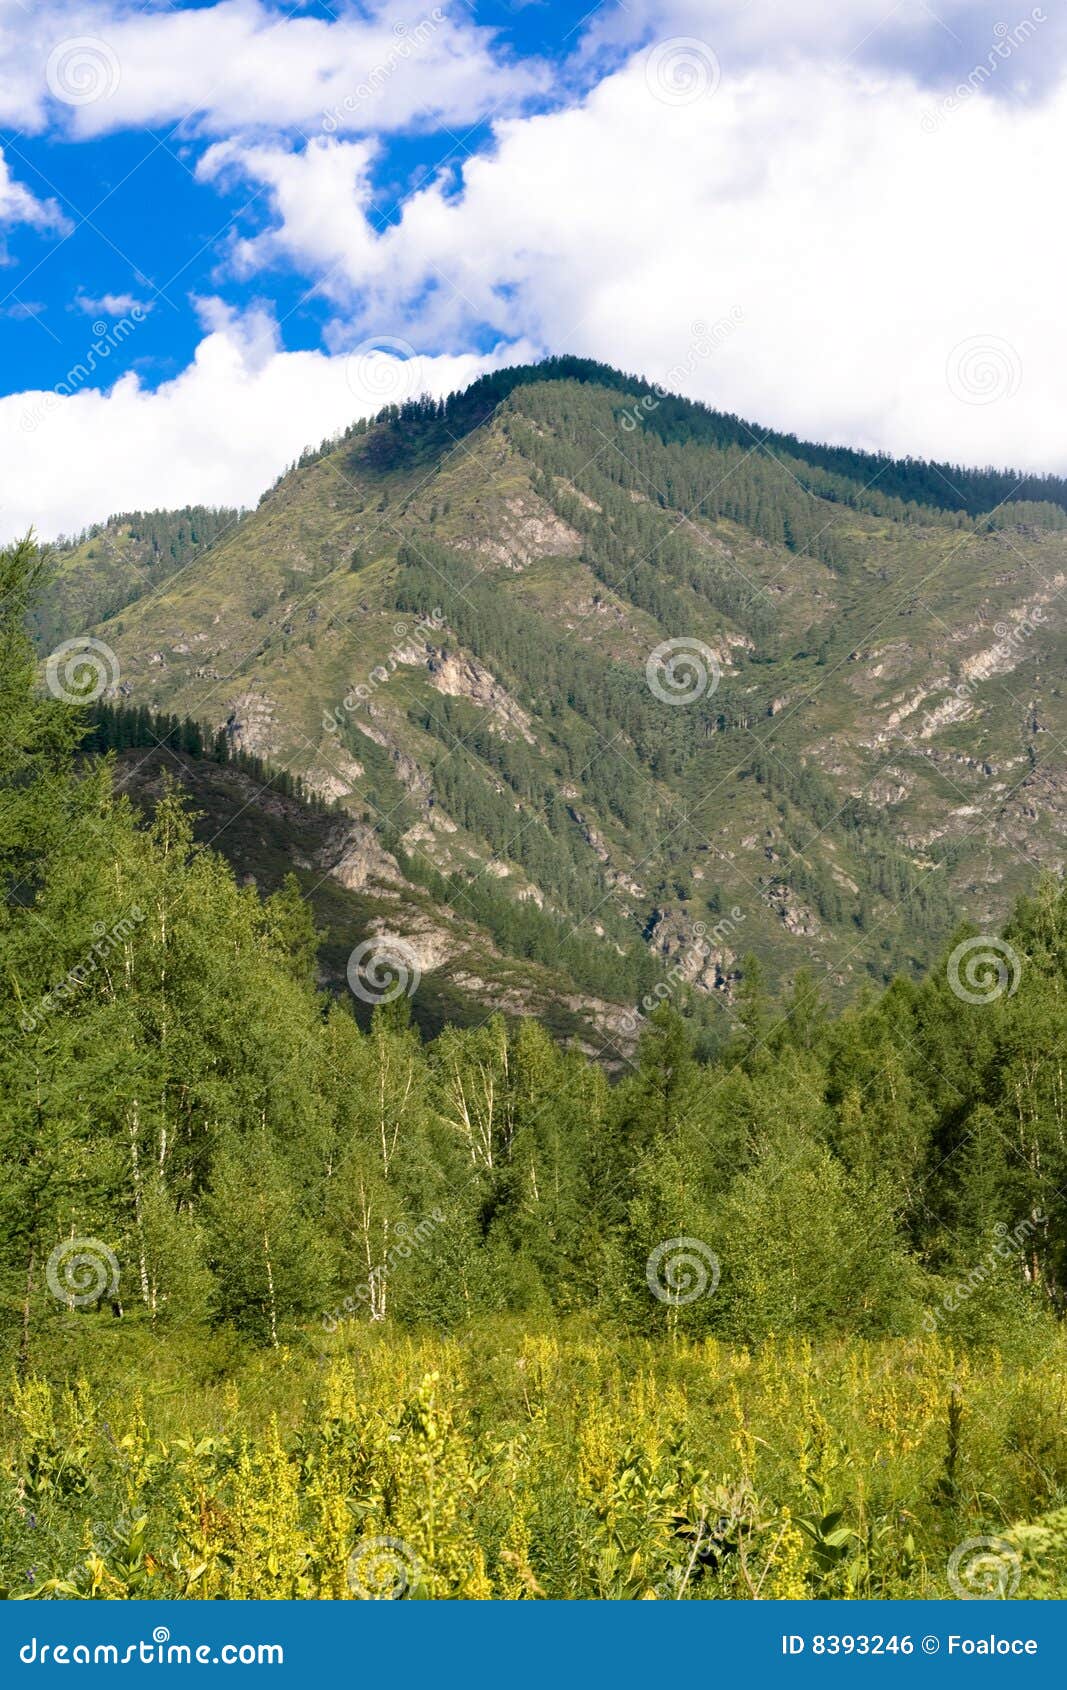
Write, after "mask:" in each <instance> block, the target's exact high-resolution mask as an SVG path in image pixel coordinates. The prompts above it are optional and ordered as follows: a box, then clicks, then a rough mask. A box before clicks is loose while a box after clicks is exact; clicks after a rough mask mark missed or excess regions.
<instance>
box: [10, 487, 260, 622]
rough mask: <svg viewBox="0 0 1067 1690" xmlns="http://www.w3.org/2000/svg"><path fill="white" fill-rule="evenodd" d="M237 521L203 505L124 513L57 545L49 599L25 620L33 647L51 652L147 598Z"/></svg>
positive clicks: (234, 515)
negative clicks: (33, 638)
mask: <svg viewBox="0 0 1067 1690" xmlns="http://www.w3.org/2000/svg"><path fill="white" fill-rule="evenodd" d="M241 515H242V513H241V512H240V511H237V510H227V509H214V508H210V507H208V506H205V505H187V506H186V507H185V508H184V509H183V510H179V511H127V512H125V513H123V514H122V515H120V516H112V517H109V518H108V520H107V521H106V522H103V523H98V524H96V526H95V527H93V528H90V529H89V530H88V531H87V532H86V533H84V534H80V535H76V536H74V537H71V538H69V539H63V540H59V541H58V542H57V543H56V545H55V546H54V547H53V548H52V565H53V566H52V570H51V576H50V579H49V583H48V592H47V593H46V594H42V595H41V598H40V600H39V602H38V603H36V604H35V605H34V607H33V610H32V612H31V626H32V628H33V632H34V634H35V636H36V638H37V640H38V643H39V644H40V645H41V646H42V647H43V648H44V649H45V650H51V649H52V647H54V646H56V645H58V644H59V642H60V641H61V640H64V639H67V638H71V637H73V636H75V635H78V634H80V633H83V632H84V630H85V629H86V628H87V627H88V626H90V625H91V624H92V623H94V622H100V621H103V620H105V619H106V618H107V617H110V616H114V615H116V614H117V613H118V612H119V611H120V610H122V609H123V608H124V607H125V606H126V605H127V604H130V603H132V602H133V601H134V600H135V599H138V598H142V597H143V596H144V595H145V594H146V593H150V592H153V591H154V590H155V589H156V588H157V587H159V586H161V585H162V583H163V582H164V581H167V580H169V579H170V578H171V577H172V576H174V575H175V574H176V573H177V572H178V571H179V570H181V569H184V568H185V566H186V564H187V563H191V562H192V560H193V559H194V558H196V557H199V556H200V555H201V554H202V553H203V552H205V551H207V549H208V547H209V546H212V545H214V544H215V543H216V541H218V540H220V539H221V538H222V537H223V536H224V535H226V534H228V533H229V532H230V531H231V530H232V529H233V528H234V527H235V526H236V524H237V523H238V522H239V521H240V520H241Z"/></svg>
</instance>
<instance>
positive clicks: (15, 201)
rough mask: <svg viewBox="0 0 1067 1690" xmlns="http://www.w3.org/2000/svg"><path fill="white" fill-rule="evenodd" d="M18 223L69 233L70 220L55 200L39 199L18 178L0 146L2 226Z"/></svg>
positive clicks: (0, 211)
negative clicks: (14, 175)
mask: <svg viewBox="0 0 1067 1690" xmlns="http://www.w3.org/2000/svg"><path fill="white" fill-rule="evenodd" d="M15 223H28V224H29V225H30V227H31V228H34V229H39V230H41V231H42V232H43V233H48V232H51V233H53V234H57V235H65V234H67V233H68V232H69V230H70V227H71V226H70V224H69V223H68V221H67V219H66V218H65V217H64V215H63V213H62V211H60V209H59V206H58V205H57V204H56V202H55V200H51V199H49V200H39V199H35V198H34V196H33V194H31V193H30V190H29V189H28V188H24V187H23V186H22V184H21V182H16V181H15V179H14V177H13V176H12V174H11V169H10V166H9V165H8V162H7V160H6V158H5V157H4V149H3V147H0V228H3V227H4V226H5V225H7V226H9V227H10V226H11V225H12V224H15Z"/></svg>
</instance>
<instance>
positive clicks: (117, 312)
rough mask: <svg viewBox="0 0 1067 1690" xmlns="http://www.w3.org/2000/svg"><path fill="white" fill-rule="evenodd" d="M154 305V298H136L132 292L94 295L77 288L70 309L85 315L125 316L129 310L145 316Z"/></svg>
mask: <svg viewBox="0 0 1067 1690" xmlns="http://www.w3.org/2000/svg"><path fill="white" fill-rule="evenodd" d="M154 305H155V301H154V300H151V299H138V298H137V297H136V296H135V295H134V294H132V293H102V294H100V295H99V296H97V297H94V296H93V295H92V294H88V293H85V292H83V290H82V289H81V288H79V289H78V291H77V293H76V294H75V295H74V300H73V304H72V306H71V309H72V310H74V311H84V313H85V315H86V316H87V317H126V316H128V315H129V313H130V312H131V311H139V312H140V314H141V316H142V317H147V315H148V313H149V312H150V311H151V310H152V308H153V306H154Z"/></svg>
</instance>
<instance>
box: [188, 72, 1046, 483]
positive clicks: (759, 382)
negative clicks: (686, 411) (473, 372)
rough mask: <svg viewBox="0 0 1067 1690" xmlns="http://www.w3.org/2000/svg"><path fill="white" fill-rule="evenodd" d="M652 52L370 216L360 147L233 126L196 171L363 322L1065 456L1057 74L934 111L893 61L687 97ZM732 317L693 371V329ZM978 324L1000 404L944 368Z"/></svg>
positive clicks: (958, 449) (926, 439)
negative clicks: (296, 141)
mask: <svg viewBox="0 0 1067 1690" xmlns="http://www.w3.org/2000/svg"><path fill="white" fill-rule="evenodd" d="M1030 47H1031V49H1033V43H1032V42H1031V43H1030ZM657 66H658V61H656V62H655V63H654V64H653V66H652V68H651V70H650V62H649V58H648V55H647V54H645V53H642V54H638V55H636V56H635V57H634V58H633V59H631V61H630V62H629V63H628V64H627V65H626V66H625V68H623V69H622V70H620V71H618V72H616V73H615V74H612V75H610V76H607V77H605V78H604V80H602V81H601V83H600V84H599V85H598V87H597V88H596V89H595V90H594V92H593V93H592V94H591V95H590V96H589V97H588V98H587V100H586V101H585V102H584V103H583V104H581V105H580V106H575V107H573V108H571V109H569V110H565V111H560V112H555V113H551V114H545V115H539V116H534V117H530V118H526V119H518V118H513V119H508V120H506V121H504V122H501V123H500V124H498V126H497V130H496V139H497V146H496V149H495V152H494V153H493V154H492V155H482V156H479V157H476V158H474V159H472V160H470V161H469V162H468V163H467V164H466V166H465V169H464V177H463V191H462V193H460V194H458V195H457V194H455V193H454V192H450V191H446V187H445V185H443V184H440V183H438V184H434V185H431V186H430V187H428V188H425V189H424V190H422V191H421V192H419V193H416V194H415V195H413V196H412V197H411V198H410V199H409V200H408V202H407V204H406V206H405V208H404V213H403V217H402V220H401V221H400V222H399V223H398V224H396V225H394V226H391V227H389V228H388V229H387V230H385V231H384V232H381V233H380V232H378V231H377V230H376V229H374V228H372V227H371V225H370V223H369V221H368V219H367V216H366V215H365V209H366V205H367V183H366V177H367V170H368V165H369V157H368V151H367V148H366V146H365V145H364V144H362V143H344V142H337V141H331V140H324V141H320V142H316V144H315V145H314V146H312V147H310V148H306V149H304V150H303V151H301V152H287V151H285V150H284V149H283V148H281V147H278V146H276V145H275V146H269V147H262V146H258V145H257V144H256V143H255V142H250V141H245V142H239V141H237V142H231V143H229V144H226V145H224V146H222V147H220V148H219V149H217V150H215V151H213V152H212V153H209V155H208V157H207V159H206V160H205V162H204V165H203V171H204V174H206V175H210V174H212V173H214V172H217V171H219V170H221V169H222V168H223V167H224V166H225V168H227V169H229V170H230V171H232V170H234V169H237V168H239V169H241V170H242V171H243V172H244V173H245V174H246V175H247V176H248V177H250V178H251V179H253V180H255V181H257V182H260V183H263V184H266V185H267V187H268V191H269V194H270V197H271V199H272V202H273V205H274V209H275V214H276V217H277V225H276V227H275V228H274V229H273V230H272V231H270V232H269V233H267V234H266V235H263V236H260V237H258V239H256V240H253V241H251V242H245V243H243V244H242V245H241V246H240V247H239V248H237V249H236V251H235V255H234V256H235V259H236V261H237V262H238V263H239V264H241V265H243V266H244V267H245V269H248V268H249V267H251V266H255V265H257V264H258V265H268V264H273V263H281V262H284V263H286V264H296V265H299V266H300V267H302V268H303V269H304V270H305V271H306V273H307V274H308V275H309V276H311V277H312V278H314V279H316V280H317V281H318V282H319V285H320V286H321V287H322V288H323V289H324V290H325V291H327V292H328V293H330V294H331V295H332V296H333V297H334V298H335V300H336V301H337V302H338V305H339V307H341V308H343V310H344V312H345V315H346V317H347V318H348V319H349V320H350V321H352V322H354V323H355V325H356V332H357V333H366V332H368V331H370V330H373V331H375V332H382V331H386V332H388V331H391V332H397V333H401V334H404V335H407V336H408V337H409V338H411V339H412V340H416V341H417V342H418V343H419V344H420V345H447V346H450V347H453V348H458V347H462V346H465V345H469V344H470V343H471V338H472V335H473V334H474V332H475V330H476V327H477V326H479V325H480V326H481V328H482V329H483V331H484V327H485V326H486V325H488V327H489V328H490V329H491V330H492V331H493V332H495V333H496V334H499V335H515V336H520V335H521V336H523V337H524V338H526V339H528V340H530V341H532V342H534V343H536V344H538V345H540V346H542V347H545V348H547V349H550V350H552V351H573V352H579V353H582V354H586V355H590V356H594V357H598V358H602V359H604V360H605V361H607V362H609V363H612V364H616V365H619V366H621V367H623V368H628V369H636V370H639V371H642V372H643V373H645V374H647V375H648V376H650V377H653V378H657V379H664V378H665V377H667V375H668V373H669V372H670V371H671V370H672V369H674V370H676V371H677V370H679V369H681V370H682V371H683V372H685V374H684V379H682V381H681V385H682V386H683V387H684V388H685V390H686V391H687V392H689V393H690V394H692V395H693V396H695V397H699V398H703V399H706V400H707V401H709V402H711V403H714V404H717V405H720V406H723V407H725V408H727V409H730V410H737V411H740V412H741V413H742V414H745V415H747V416H749V417H751V418H753V419H755V420H758V421H760V422H764V423H768V424H773V425H776V426H782V427H787V428H793V429H795V430H797V432H799V433H802V434H805V435H808V436H816V437H829V438H833V439H837V440H844V441H849V442H853V443H856V444H864V445H868V446H871V447H885V448H888V449H890V450H893V451H897V452H917V453H923V454H928V455H938V456H942V457H947V458H950V459H952V460H959V461H969V462H980V463H985V462H989V461H996V462H1001V463H1019V464H1022V465H1026V466H1028V467H1030V466H1033V467H1047V468H1059V469H1063V468H1067V448H1065V447H1064V445H1063V433H1062V395H1063V393H1064V391H1065V390H1067V340H1065V339H1064V336H1063V332H1062V307H1061V300H1060V295H1061V291H1062V288H1061V278H1062V275H1063V272H1064V267H1065V266H1064V260H1065V257H1067V237H1065V235H1064V232H1063V230H1062V226H1061V220H1060V219H1058V218H1057V217H1056V215H1055V212H1054V209H1053V208H1054V207H1055V205H1056V204H1057V196H1058V191H1059V183H1058V176H1059V163H1058V161H1059V159H1060V158H1061V157H1062V155H1063V148H1064V142H1065V140H1067V90H1061V91H1060V92H1059V93H1058V94H1057V96H1056V97H1055V98H1052V99H1050V100H1048V101H1047V102H1045V103H1043V104H1041V105H1038V106H1035V107H1032V108H1020V107H1015V106H1011V105H1008V104H1002V103H997V102H994V101H991V100H989V99H986V98H982V97H980V96H979V97H975V98H969V99H965V100H960V101H957V103H956V106H955V108H954V109H948V108H945V107H943V106H942V105H941V104H939V102H938V100H937V99H936V98H935V96H933V95H932V94H931V93H930V92H929V91H923V90H920V89H919V88H918V87H917V86H916V85H915V84H914V83H912V82H911V81H908V80H906V79H903V78H899V77H892V78H891V77H888V76H882V77H879V78H877V79H873V78H871V77H869V76H868V77H862V78H861V77H859V76H857V75H856V74H855V73H851V72H843V73H839V72H831V71H829V70H826V69H819V68H817V67H815V66H813V65H809V66H808V67H807V68H806V70H805V71H804V74H803V75H797V74H791V73H771V72H768V71H764V72H763V73H761V74H760V75H758V76H757V75H755V74H746V75H742V76H735V77H731V76H728V75H726V74H725V73H724V74H723V75H722V78H721V81H720V82H719V84H718V86H717V87H716V88H715V90H714V92H711V93H708V94H707V95H701V94H700V91H699V88H698V89H697V92H696V94H695V96H694V97H693V98H692V99H691V100H689V99H688V98H687V97H677V96H678V88H679V87H680V88H682V90H683V94H684V88H685V84H684V81H683V83H682V84H679V85H678V86H677V87H669V88H668V89H667V95H668V97H667V98H664V88H663V86H662V85H661V84H659V83H656V71H657ZM675 68H677V67H675ZM650 75H651V77H652V81H653V82H654V83H656V89H657V92H658V96H659V97H657V92H653V91H651V90H650V87H649V76H650ZM712 82H713V78H711V77H710V74H709V81H708V86H709V87H710V86H711V85H712ZM738 312H740V313H741V314H742V315H743V322H742V326H741V327H740V328H739V329H737V332H735V333H732V334H731V335H730V336H729V337H728V338H727V340H726V342H725V344H723V345H722V346H721V347H720V348H719V349H718V350H717V351H716V352H715V354H714V355H713V356H710V357H707V358H701V357H697V358H696V359H695V361H694V359H693V357H692V346H693V343H694V341H695V340H698V339H700V335H699V332H696V331H694V329H693V327H692V325H693V324H694V323H704V324H708V325H713V324H714V323H715V322H716V321H717V320H719V319H728V318H731V313H734V314H735V315H734V317H733V319H732V320H734V321H736V313H738ZM983 337H984V338H986V339H988V338H990V337H993V339H994V340H995V341H997V342H1004V343H1007V345H1008V346H1009V347H1010V349H1011V352H1012V355H1013V357H1014V359H1015V360H1016V361H1017V364H1018V372H1019V378H1018V380H1013V382H1012V383H1011V384H1009V385H1010V386H1011V387H1012V388H1013V389H1014V391H1013V392H1010V393H1006V394H1005V396H1004V397H1003V399H1002V401H1001V402H1000V403H993V404H978V403H966V402H964V400H961V398H960V397H959V383H958V382H956V383H953V382H952V381H951V380H950V379H948V375H947V371H948V369H949V368H950V366H951V365H952V361H953V359H954V357H956V356H957V354H956V351H955V349H956V348H957V347H958V346H959V345H960V344H961V343H963V342H966V341H971V340H974V339H976V338H977V339H982V338H983Z"/></svg>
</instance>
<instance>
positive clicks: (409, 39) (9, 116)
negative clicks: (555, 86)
mask: <svg viewBox="0 0 1067 1690" xmlns="http://www.w3.org/2000/svg"><path fill="white" fill-rule="evenodd" d="M0 3H2V0H0ZM446 8H447V0H446ZM453 13H454V15H449V13H448V11H447V9H445V8H442V7H441V6H438V5H434V4H433V3H432V0H425V3H424V0H379V3H378V4H377V5H374V6H371V7H368V8H366V9H365V10H364V9H363V8H359V9H357V8H356V7H355V6H353V5H351V4H348V5H345V4H341V5H340V6H339V7H338V15H337V17H336V19H333V20H331V19H327V18H321V17H319V18H311V17H301V16H300V15H299V14H294V12H293V8H292V6H291V5H286V6H284V7H282V8H277V7H275V6H272V5H270V4H267V3H265V0H220V3H219V4H217V5H214V6H205V7H197V8H196V9H194V10H178V9H172V8H169V7H168V8H167V9H166V10H161V11H153V12H147V11H146V10H144V8H143V7H142V6H140V5H136V4H133V0H49V4H48V5H47V6H46V7H44V8H42V10H41V12H40V13H37V12H31V13H27V14H24V15H23V18H22V21H21V23H16V24H13V25H11V26H10V27H8V28H7V29H5V28H4V27H3V13H2V12H0V122H4V123H8V124H12V125H18V126H19V127H21V128H26V129H31V130H41V129H43V128H45V127H46V126H48V125H49V124H52V125H58V126H62V127H65V128H67V129H69V130H70V131H72V132H73V133H74V134H76V135H79V136H83V137H85V136H92V135H99V134H104V133H107V132H109V131H112V130H117V129H130V128H145V127H157V126H164V125H171V124H178V123H181V122H183V121H184V120H189V125H190V127H191V128H194V129H195V130H197V131H199V132H202V133H205V134H216V135H217V134H232V133H234V132H236V131H240V130H261V129H263V128H265V127H266V128H270V129H299V130H301V131H303V132H304V133H306V134H314V133H319V132H326V133H349V132H351V133H361V132H362V133H366V132H370V131H374V132H383V131H389V130H395V129H402V128H405V127H407V126H409V125H412V124H418V125H420V126H423V127H440V126H441V125H443V124H452V123H467V122H472V121H475V120H477V119H478V118H479V117H481V116H482V114H483V113H484V110H485V106H486V93H487V90H491V96H490V97H491V100H492V102H493V104H494V105H495V106H497V107H498V108H499V107H500V106H502V105H504V104H505V103H507V104H514V103H515V102H516V101H519V100H521V99H523V98H525V97H526V96H528V95H529V94H531V93H532V92H534V91H536V90H540V89H543V88H544V87H546V86H547V83H548V73H547V72H546V71H545V70H544V69H543V68H539V67H538V66H536V65H533V64H529V63H527V64H518V63H512V62H511V61H510V60H509V59H508V58H507V57H506V56H503V55H502V54H500V53H499V52H498V51H497V50H496V49H495V47H494V42H493V35H492V32H491V31H489V30H486V29H481V28H478V27H476V26H475V25H474V24H472V23H471V22H470V19H469V17H467V16H466V15H465V13H464V12H463V9H462V8H461V7H460V6H458V5H456V6H454V7H453Z"/></svg>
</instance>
